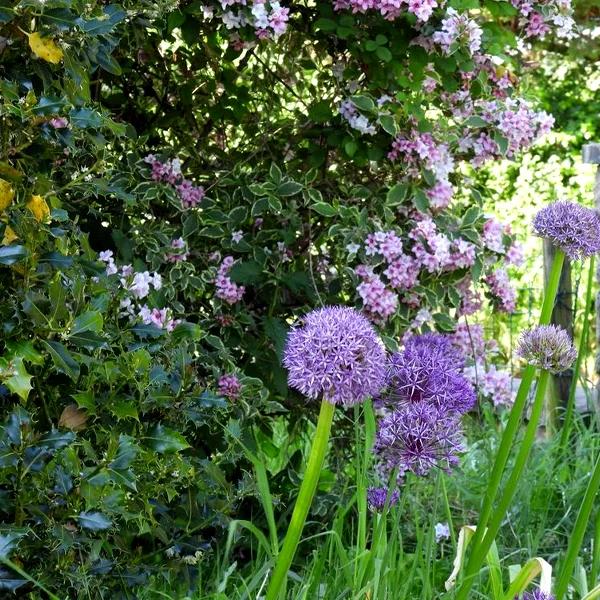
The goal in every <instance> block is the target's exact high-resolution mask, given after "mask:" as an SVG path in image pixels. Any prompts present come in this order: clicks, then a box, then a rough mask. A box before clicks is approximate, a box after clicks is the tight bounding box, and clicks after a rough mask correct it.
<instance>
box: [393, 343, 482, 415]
mask: <svg viewBox="0 0 600 600" xmlns="http://www.w3.org/2000/svg"><path fill="white" fill-rule="evenodd" d="M463 365H464V359H463V358H462V355H461V353H460V352H459V351H458V350H457V349H456V348H454V347H453V346H452V342H451V341H450V340H447V339H446V338H444V336H441V335H432V334H426V335H422V336H415V337H413V338H411V339H410V340H409V341H408V342H407V344H406V346H405V348H404V350H403V351H402V352H397V353H395V354H393V355H392V356H391V357H390V360H389V363H388V375H387V383H388V394H389V400H392V401H394V402H396V403H397V402H401V403H406V402H410V403H414V402H425V403H428V404H433V405H434V406H436V407H437V408H439V409H440V410H443V411H449V412H455V413H460V414H463V413H466V412H468V411H469V410H471V409H472V408H473V407H474V406H475V403H476V400H477V396H476V394H475V390H474V389H473V386H472V385H471V383H470V382H469V381H468V380H467V379H466V378H465V377H464V376H463V375H462V374H461V373H460V369H462V367H463Z"/></svg>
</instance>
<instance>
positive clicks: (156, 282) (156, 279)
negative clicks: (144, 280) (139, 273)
mask: <svg viewBox="0 0 600 600" xmlns="http://www.w3.org/2000/svg"><path fill="white" fill-rule="evenodd" d="M151 283H152V285H153V286H154V289H155V290H160V288H161V287H162V277H161V276H160V275H159V274H158V273H154V274H153V275H152V279H151Z"/></svg>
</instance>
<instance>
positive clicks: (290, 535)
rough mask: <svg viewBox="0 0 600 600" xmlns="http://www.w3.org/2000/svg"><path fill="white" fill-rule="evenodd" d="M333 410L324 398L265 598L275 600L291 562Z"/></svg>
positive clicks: (314, 486)
mask: <svg viewBox="0 0 600 600" xmlns="http://www.w3.org/2000/svg"><path fill="white" fill-rule="evenodd" d="M334 411H335V405H334V404H331V403H330V402H327V401H326V400H323V401H322V402H321V410H320V412H319V420H318V422H317V430H316V432H315V439H314V442H313V446H312V449H311V451H310V456H309V458H308V465H307V466H306V473H305V474H304V479H303V480H302V484H301V485H300V491H299V492H298V498H297V499H296V505H295V506H294V511H293V513H292V519H291V521H290V524H289V527H288V530H287V533H286V534H285V539H284V541H283V547H282V549H281V552H280V553H279V556H278V557H277V562H276V564H275V569H274V570H273V576H272V577H271V582H270V583H269V589H268V590H267V596H266V600H278V598H279V594H280V593H281V589H282V587H283V586H284V584H285V580H286V577H287V572H288V569H289V568H290V565H291V564H292V559H293V558H294V554H295V553H296V548H297V547H298V543H299V542H300V536H301V535H302V529H303V528H304V523H305V521H306V517H307V515H308V511H309V509H310V505H311V503H312V500H313V497H314V495H315V491H316V489H317V484H318V483H319V476H320V474H321V468H322V466H323V460H324V459H325V452H326V450H327V445H328V443H329V433H330V431H331V423H332V421H333V413H334Z"/></svg>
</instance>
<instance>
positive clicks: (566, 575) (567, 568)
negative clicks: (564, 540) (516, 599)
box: [554, 455, 600, 600]
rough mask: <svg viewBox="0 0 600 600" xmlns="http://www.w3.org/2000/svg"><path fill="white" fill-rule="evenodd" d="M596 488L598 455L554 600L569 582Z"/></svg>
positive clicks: (599, 481)
mask: <svg viewBox="0 0 600 600" xmlns="http://www.w3.org/2000/svg"><path fill="white" fill-rule="evenodd" d="M598 488H600V455H598V458H597V459H596V464H595V465H594V472H593V473H592V477H591V479H590V481H589V483H588V486H587V489H586V490H585V496H584V497H583V502H582V503H581V508H580V509H579V513H578V514H577V520H576V521H575V527H574V528H573V532H572V533H571V537H570V538H569V545H568V547H567V555H566V557H565V560H564V562H563V564H562V568H561V570H560V575H559V576H558V583H557V584H556V589H555V592H554V595H555V596H556V600H562V599H563V597H564V595H565V594H566V592H567V588H568V586H569V581H570V579H571V575H572V574H573V567H574V566H575V561H576V560H577V555H578V554H579V550H580V548H581V544H582V542H583V537H584V535H585V530H586V528H587V525H588V523H589V520H590V515H591V512H592V509H593V508H594V499H595V498H596V494H597V493H598Z"/></svg>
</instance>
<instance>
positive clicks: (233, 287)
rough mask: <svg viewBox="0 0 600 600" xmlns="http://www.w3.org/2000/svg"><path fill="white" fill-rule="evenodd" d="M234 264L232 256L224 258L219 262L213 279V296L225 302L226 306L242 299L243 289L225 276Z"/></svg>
mask: <svg viewBox="0 0 600 600" xmlns="http://www.w3.org/2000/svg"><path fill="white" fill-rule="evenodd" d="M234 262H235V260H234V258H233V256H226V257H225V258H224V259H223V262H221V264H220V266H219V269H218V271H217V277H216V279H215V288H216V291H215V296H216V297H217V298H220V299H221V300H224V301H225V302H227V304H235V303H236V302H239V301H240V300H241V299H242V296H243V295H244V291H245V289H246V288H245V287H244V286H243V285H238V284H237V283H234V282H233V281H231V278H230V277H229V276H228V275H227V274H228V273H229V271H230V270H231V267H233V263H234Z"/></svg>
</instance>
